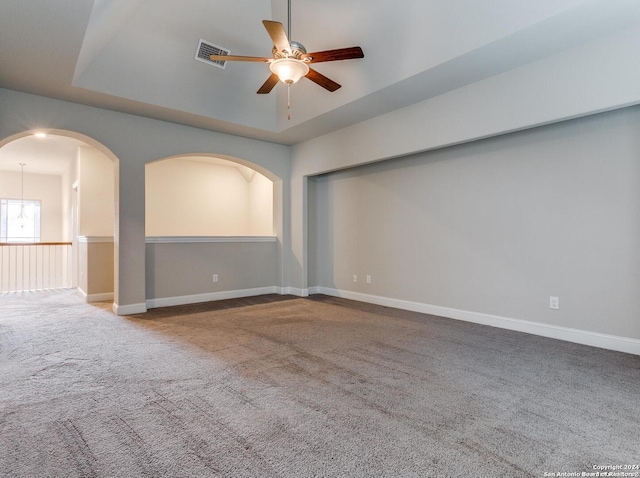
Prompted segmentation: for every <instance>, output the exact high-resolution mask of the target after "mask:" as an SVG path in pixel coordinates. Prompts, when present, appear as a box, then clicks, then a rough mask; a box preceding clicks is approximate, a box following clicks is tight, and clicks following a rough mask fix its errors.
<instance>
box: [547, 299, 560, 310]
mask: <svg viewBox="0 0 640 478" xmlns="http://www.w3.org/2000/svg"><path fill="white" fill-rule="evenodd" d="M549 308H550V309H554V310H558V309H559V308H560V299H559V298H558V297H553V296H551V297H549Z"/></svg>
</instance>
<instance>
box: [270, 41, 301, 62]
mask: <svg viewBox="0 0 640 478" xmlns="http://www.w3.org/2000/svg"><path fill="white" fill-rule="evenodd" d="M289 44H290V45H291V51H287V50H284V51H281V50H278V48H277V47H275V46H274V47H273V50H272V52H273V57H274V58H275V59H279V58H295V59H296V60H302V58H300V57H301V56H302V55H304V54H306V53H307V49H306V48H305V47H304V45H303V44H302V43H298V42H297V41H290V42H289Z"/></svg>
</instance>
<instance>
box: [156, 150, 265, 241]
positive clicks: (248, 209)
mask: <svg viewBox="0 0 640 478" xmlns="http://www.w3.org/2000/svg"><path fill="white" fill-rule="evenodd" d="M145 170H146V182H145V187H146V190H145V201H146V215H145V220H146V235H147V236H248V235H255V236H267V235H273V182H272V181H270V180H269V179H267V178H265V177H264V176H263V175H261V174H259V173H255V174H253V175H247V176H246V177H245V176H244V175H243V174H242V173H241V172H240V171H239V170H238V168H236V167H235V166H233V165H228V166H227V165H223V164H217V163H209V162H206V160H204V159H203V160H199V161H194V160H189V159H182V158H172V159H166V160H162V161H156V162H154V163H150V164H147V165H146V167H145Z"/></svg>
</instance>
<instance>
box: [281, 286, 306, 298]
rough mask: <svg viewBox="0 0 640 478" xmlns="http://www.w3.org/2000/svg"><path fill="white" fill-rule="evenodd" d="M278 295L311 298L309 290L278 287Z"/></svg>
mask: <svg viewBox="0 0 640 478" xmlns="http://www.w3.org/2000/svg"><path fill="white" fill-rule="evenodd" d="M277 293H278V294H280V295H295V296H298V297H309V289H299V288H297V287H278V290H277Z"/></svg>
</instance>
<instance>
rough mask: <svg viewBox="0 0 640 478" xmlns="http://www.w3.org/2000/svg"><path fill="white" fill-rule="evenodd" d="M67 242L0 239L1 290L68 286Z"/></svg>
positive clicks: (69, 258) (68, 246)
mask: <svg viewBox="0 0 640 478" xmlns="http://www.w3.org/2000/svg"><path fill="white" fill-rule="evenodd" d="M71 247H72V245H71V243H70V242H35V243H0V292H19V291H27V290H46V289H61V288H68V287H71V276H72V271H71V267H72V261H71V257H72V254H71Z"/></svg>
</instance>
